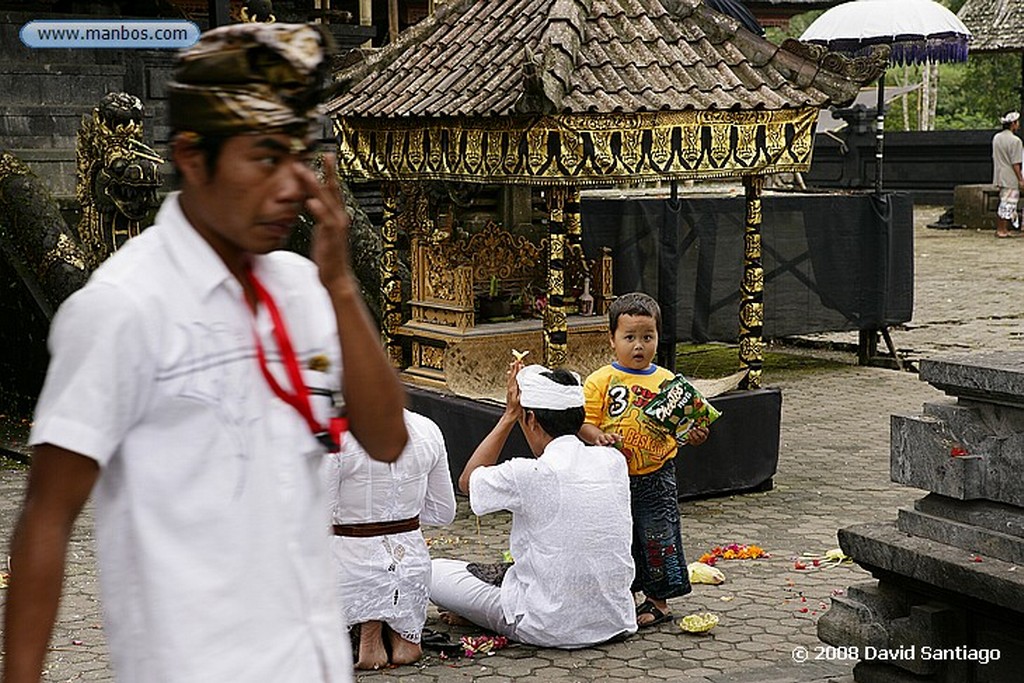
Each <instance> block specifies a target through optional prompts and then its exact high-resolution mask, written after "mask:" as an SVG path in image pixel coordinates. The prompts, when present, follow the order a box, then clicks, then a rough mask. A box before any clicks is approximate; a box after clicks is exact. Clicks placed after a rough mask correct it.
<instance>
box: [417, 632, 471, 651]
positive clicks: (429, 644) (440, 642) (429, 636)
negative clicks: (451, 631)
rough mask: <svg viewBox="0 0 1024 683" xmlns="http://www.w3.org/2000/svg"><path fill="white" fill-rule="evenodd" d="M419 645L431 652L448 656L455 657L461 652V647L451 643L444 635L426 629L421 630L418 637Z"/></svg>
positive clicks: (446, 635)
mask: <svg viewBox="0 0 1024 683" xmlns="http://www.w3.org/2000/svg"><path fill="white" fill-rule="evenodd" d="M420 645H422V646H423V647H425V648H429V649H431V650H437V651H439V652H444V653H445V654H448V655H457V654H459V653H461V652H462V645H461V644H459V643H453V642H452V641H451V639H450V638H449V637H448V634H446V633H439V632H437V631H432V630H430V629H428V628H425V629H423V632H422V634H421V635H420Z"/></svg>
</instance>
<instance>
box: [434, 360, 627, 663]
mask: <svg viewBox="0 0 1024 683" xmlns="http://www.w3.org/2000/svg"><path fill="white" fill-rule="evenodd" d="M517 422H518V423H519V424H520V425H521V427H522V430H523V433H524V435H525V436H526V441H527V443H528V444H529V445H530V450H531V451H533V454H534V455H535V456H536V457H535V458H513V459H512V460H510V461H508V462H505V463H502V464H501V465H495V463H496V462H497V460H498V456H499V454H500V453H501V449H502V447H503V446H504V444H505V441H506V439H507V438H508V435H509V433H510V432H511V431H512V428H513V427H514V426H515V425H516V423H517ZM582 424H583V387H582V386H581V385H580V380H579V376H578V375H576V374H575V373H569V372H567V371H565V370H555V371H551V370H548V369H547V368H544V367H543V366H540V365H530V366H527V367H522V365H521V364H520V362H519V361H516V362H514V363H512V364H511V368H510V372H509V379H508V385H507V391H506V405H505V412H504V414H503V415H502V416H501V418H500V419H499V421H498V424H497V425H496V426H495V427H494V429H493V430H492V431H491V433H490V434H488V435H487V437H486V438H485V439H484V440H483V442H482V443H481V444H480V445H479V446H478V447H477V449H476V451H474V453H473V455H472V457H471V458H470V459H469V462H468V463H466V467H465V469H464V470H463V472H462V475H461V477H460V478H459V488H460V489H461V490H462V491H463V492H466V493H469V502H470V506H471V507H472V509H473V512H475V513H476V514H478V515H483V514H486V513H488V512H495V511H497V510H509V511H511V512H512V530H511V534H510V538H509V545H510V550H511V552H512V556H513V558H514V559H515V563H514V564H513V565H512V566H511V568H509V570H508V572H507V573H506V574H505V576H504V578H503V579H502V580H501V585H500V587H499V586H494V585H492V584H491V583H488V582H486V581H484V580H482V579H480V578H477V576H476V575H474V574H473V573H471V572H470V570H469V569H468V568H467V566H468V565H467V563H466V562H462V561H459V560H446V559H436V560H434V561H433V578H432V581H431V587H430V598H431V600H433V602H434V603H435V604H437V605H438V607H440V608H442V609H445V610H448V611H450V612H452V613H454V614H456V615H458V616H461V617H463V618H465V619H468V620H469V621H471V622H473V623H475V624H477V625H479V626H482V627H484V628H487V629H489V630H491V631H495V632H497V633H500V634H502V635H505V636H507V637H509V638H510V639H513V640H516V641H518V642H522V643H529V644H531V645H539V646H544V647H560V648H578V647H586V646H588V645H594V644H596V643H601V642H604V641H607V640H610V639H612V638H616V637H621V636H625V635H628V634H630V633H634V632H635V631H636V628H637V626H636V614H635V610H634V607H633V595H632V593H631V592H630V583H631V582H632V580H633V558H632V555H631V554H630V542H631V534H632V532H631V529H632V526H631V521H630V512H629V475H628V473H627V469H626V460H625V458H623V457H622V455H621V454H620V453H619V452H618V451H616V450H615V449H613V448H608V447H604V446H587V445H585V444H584V443H583V442H582V441H580V440H579V439H578V438H577V436H576V433H577V432H578V431H579V429H580V427H581V426H582Z"/></svg>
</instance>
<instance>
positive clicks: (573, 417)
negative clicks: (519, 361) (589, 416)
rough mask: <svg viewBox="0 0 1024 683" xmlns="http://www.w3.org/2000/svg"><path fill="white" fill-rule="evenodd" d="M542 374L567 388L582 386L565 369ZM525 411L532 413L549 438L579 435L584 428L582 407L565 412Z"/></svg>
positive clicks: (538, 409) (541, 409) (531, 409)
mask: <svg viewBox="0 0 1024 683" xmlns="http://www.w3.org/2000/svg"><path fill="white" fill-rule="evenodd" d="M540 374H541V375H543V376H544V377H547V378H548V379H550V380H551V381H552V382H558V383H559V384H564V385H565V386H567V387H578V386H579V385H580V381H579V380H578V379H577V378H576V375H574V374H572V373H571V372H569V371H568V370H565V369H563V368H558V369H556V370H551V371H550V372H542V373H540ZM525 410H529V411H530V412H532V413H533V414H534V416H535V417H536V418H537V424H539V425H540V426H541V429H543V430H544V431H545V432H547V433H548V436H551V437H555V438H557V437H559V436H569V435H570V434H576V433H578V432H579V431H580V428H581V427H582V426H583V419H584V417H586V416H585V414H584V412H583V408H582V407H580V408H566V409H565V410H550V409H548V408H525Z"/></svg>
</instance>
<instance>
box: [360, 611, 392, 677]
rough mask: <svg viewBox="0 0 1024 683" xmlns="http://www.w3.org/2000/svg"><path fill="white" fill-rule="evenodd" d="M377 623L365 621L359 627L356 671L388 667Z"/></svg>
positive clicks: (386, 655) (386, 654) (378, 623)
mask: <svg viewBox="0 0 1024 683" xmlns="http://www.w3.org/2000/svg"><path fill="white" fill-rule="evenodd" d="M381 626H382V624H381V623H380V622H379V621H367V622H364V623H363V624H360V626H359V661H357V662H356V668H357V669H382V668H384V667H385V666H387V665H388V651H387V650H385V649H384V637H383V634H382V631H381Z"/></svg>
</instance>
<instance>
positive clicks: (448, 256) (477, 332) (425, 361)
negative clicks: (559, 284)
mask: <svg viewBox="0 0 1024 683" xmlns="http://www.w3.org/2000/svg"><path fill="white" fill-rule="evenodd" d="M411 250H412V256H411V266H412V298H411V300H410V302H409V303H410V307H411V317H410V320H409V322H408V323H406V324H405V325H403V326H401V327H400V328H399V330H398V332H399V334H400V335H401V336H404V337H407V338H411V340H412V361H411V364H410V366H409V367H408V368H406V371H405V373H404V374H405V375H406V377H407V379H413V380H414V381H417V382H419V383H426V384H431V385H442V386H445V387H447V388H449V389H451V388H452V387H451V386H450V384H449V380H451V379H452V377H451V376H450V374H451V373H448V372H446V370H447V369H448V368H447V366H449V365H451V360H452V359H451V358H450V356H451V355H452V354H451V351H452V349H453V347H455V346H456V345H458V344H460V342H463V341H465V340H470V339H471V340H472V341H473V346H474V349H476V350H475V351H474V352H473V354H474V355H475V354H476V353H480V354H484V355H489V354H490V353H491V351H488V345H490V346H493V352H494V353H498V352H499V350H500V354H499V355H500V358H501V359H502V361H505V362H507V359H506V358H505V356H507V355H508V345H509V344H512V343H518V344H520V346H519V347H517V348H524V347H530V346H532V345H533V344H534V342H531V339H532V337H534V336H535V337H536V340H535V343H536V345H537V354H538V356H537V360H538V361H539V360H540V358H541V356H540V353H541V347H540V340H541V337H540V328H541V324H540V321H539V320H531V319H522V320H515V321H510V322H504V323H496V324H486V325H485V324H479V322H480V321H478V319H477V315H476V302H477V300H478V297H480V296H482V295H485V294H488V292H489V290H490V289H491V278H492V277H493V278H496V284H497V290H498V291H499V292H502V293H505V294H508V295H509V296H512V297H525V298H526V302H527V303H526V304H525V305H526V307H527V308H529V306H530V304H531V300H530V297H531V295H532V294H535V293H543V292H545V291H547V282H548V277H549V276H550V274H549V268H548V240H547V238H544V239H542V240H540V242H539V243H534V242H532V241H530V240H529V239H528V238H526V237H525V236H523V235H514V234H512V233H510V232H509V231H507V230H505V229H503V228H501V227H499V226H497V225H495V224H494V223H488V224H487V225H485V226H484V228H483V229H482V230H481V231H480V232H477V233H476V234H474V235H473V236H472V237H469V238H461V237H452V236H451V235H450V233H448V232H440V233H434V234H433V235H422V234H420V235H417V236H415V237H414V238H413V241H412V245H411ZM563 261H564V268H563V271H562V272H563V273H564V277H565V291H566V292H569V293H573V292H579V291H581V290H582V289H583V282H584V279H585V278H587V277H588V276H589V277H590V279H591V285H590V291H591V294H592V295H593V297H594V313H595V316H591V317H588V318H582V317H581V316H572V315H571V316H570V323H573V326H574V327H581V326H582V327H585V328H590V327H594V328H595V329H601V330H604V329H605V323H604V321H603V319H602V318H601V317H599V316H601V315H603V314H604V313H606V312H607V308H608V304H609V303H610V301H611V300H612V298H614V297H613V296H612V294H611V292H612V277H611V273H612V264H611V254H610V252H609V251H608V250H605V251H604V253H603V254H602V255H601V256H600V257H599V258H598V259H596V260H595V259H587V258H585V256H584V255H583V250H582V248H581V246H580V245H578V244H572V245H568V246H567V248H566V256H565V258H564V259H563ZM515 308H516V311H515V312H516V313H518V312H520V311H521V310H522V308H523V306H522V305H519V306H516V307H515ZM446 356H449V358H448V360H447V361H446ZM463 360H464V361H465V360H466V359H465V358H463ZM468 365H469V366H473V368H475V367H476V366H477V365H478V364H477V363H475V362H472V360H469V361H468ZM459 370H460V374H462V375H466V374H467V373H468V375H469V376H470V379H469V380H468V381H469V382H470V383H472V382H473V381H474V380H473V379H472V376H473V375H474V374H477V373H475V371H474V370H473V369H472V368H469V367H468V366H467V365H466V363H462V364H461V365H460V368H459ZM488 372H489V371H488ZM480 374H485V373H483V372H481V373H480ZM462 380H463V381H466V377H463V378H462ZM480 381H481V382H483V381H485V379H484V378H483V377H481V378H480Z"/></svg>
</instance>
